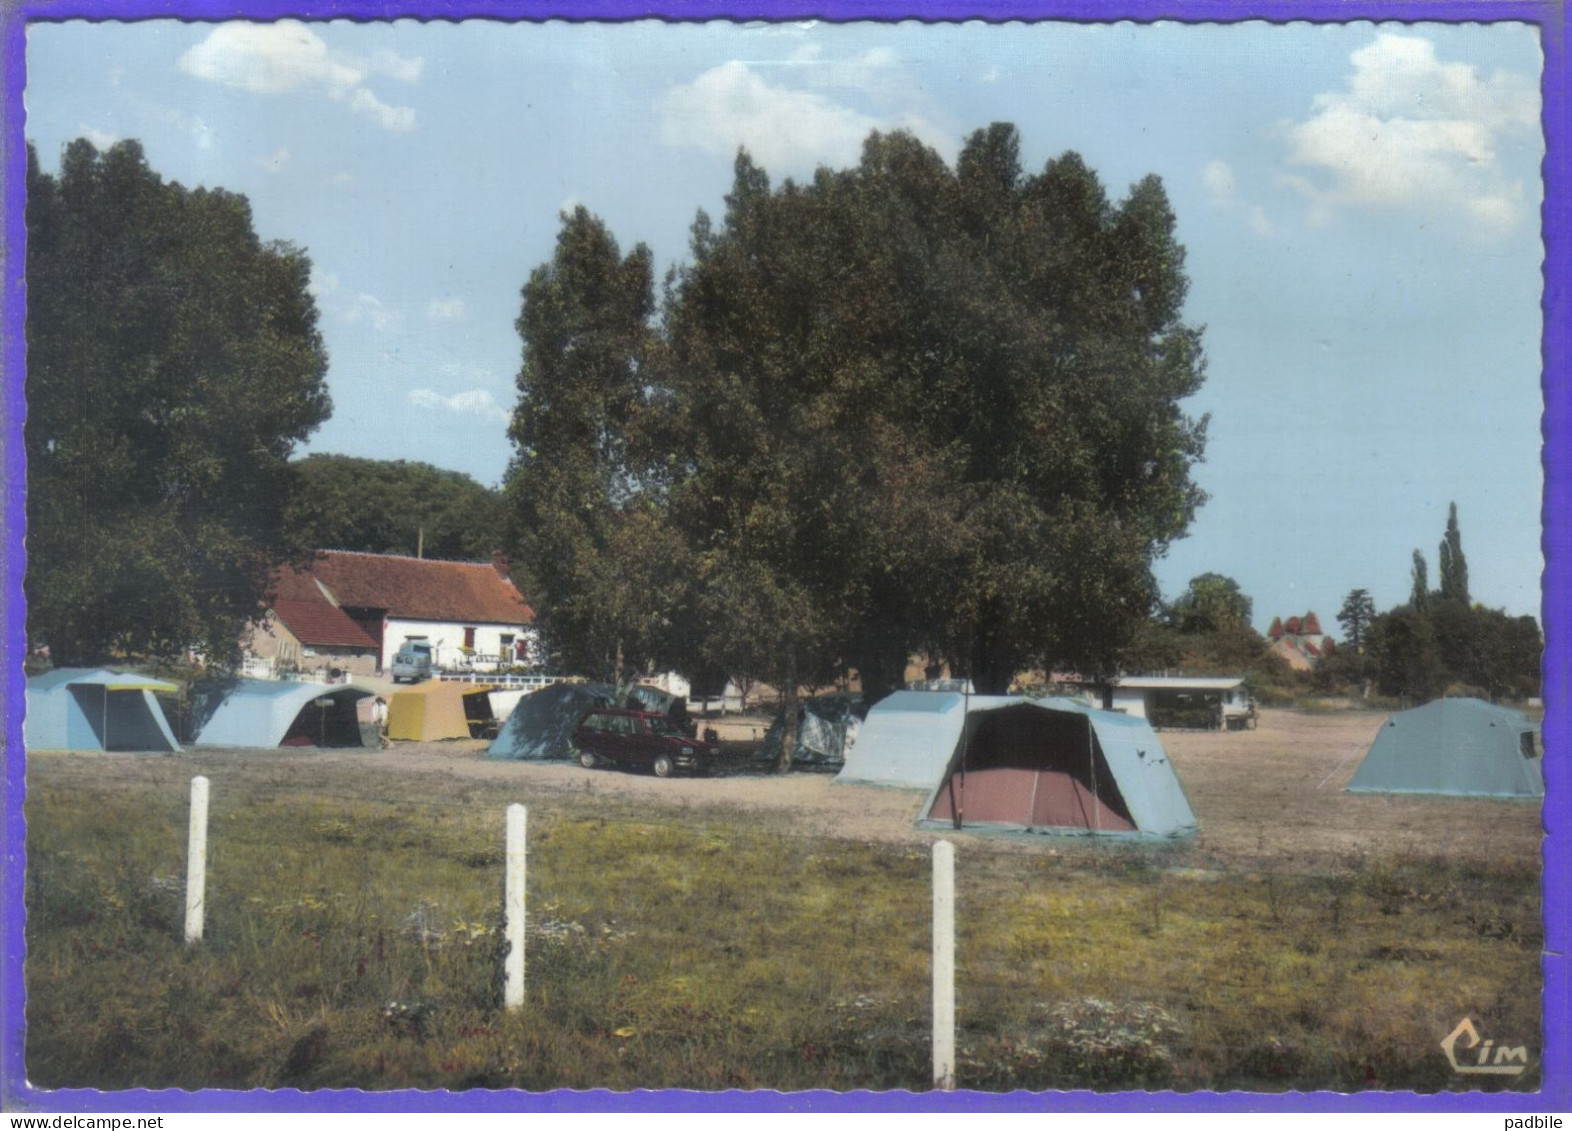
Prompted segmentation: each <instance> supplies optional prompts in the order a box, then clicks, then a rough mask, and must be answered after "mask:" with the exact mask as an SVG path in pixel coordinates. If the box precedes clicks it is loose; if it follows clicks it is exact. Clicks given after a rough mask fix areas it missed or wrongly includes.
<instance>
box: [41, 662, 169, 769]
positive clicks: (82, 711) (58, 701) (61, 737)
mask: <svg viewBox="0 0 1572 1131" xmlns="http://www.w3.org/2000/svg"><path fill="white" fill-rule="evenodd" d="M178 690H179V688H178V687H177V686H176V685H175V684H173V683H166V682H164V681H163V680H157V679H148V678H147V677H146V676H139V675H130V674H126V673H121V672H112V671H105V670H103V669H88V668H60V669H58V670H56V671H52V672H46V673H45V674H43V675H36V676H33V677H32V678H31V679H29V680H28V681H27V717H26V719H25V721H24V722H23V724H22V736H23V741H24V742H25V743H26V745H27V747H28V748H29V749H32V750H162V751H177V750H179V749H180V743H179V742H177V741H175V735H174V732H173V731H171V730H170V729H169V721H168V720H167V719H165V718H164V711H163V708H162V707H160V706H159V705H158V700H157V699H156V698H154V696H153V693H154V692H155V691H166V692H167V691H178Z"/></svg>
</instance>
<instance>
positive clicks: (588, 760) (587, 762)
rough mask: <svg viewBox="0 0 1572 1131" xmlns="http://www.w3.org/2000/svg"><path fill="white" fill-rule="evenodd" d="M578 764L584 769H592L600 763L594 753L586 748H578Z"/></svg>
mask: <svg viewBox="0 0 1572 1131" xmlns="http://www.w3.org/2000/svg"><path fill="white" fill-rule="evenodd" d="M579 765H581V766H583V767H584V768H585V769H586V770H593V769H594V768H595V767H596V766H598V765H600V759H599V758H597V757H595V755H594V754H592V753H590V752H589V751H588V750H580V751H579Z"/></svg>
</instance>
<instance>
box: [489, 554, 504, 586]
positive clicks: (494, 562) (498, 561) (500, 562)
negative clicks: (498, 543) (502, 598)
mask: <svg viewBox="0 0 1572 1131" xmlns="http://www.w3.org/2000/svg"><path fill="white" fill-rule="evenodd" d="M491 568H492V569H494V570H496V571H497V574H498V575H499V576H500V577H501V578H502V580H503V581H506V580H507V579H508V556H507V555H506V554H504V553H503V552H502V551H501V550H493V551H491Z"/></svg>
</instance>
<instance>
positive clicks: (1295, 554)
mask: <svg viewBox="0 0 1572 1131" xmlns="http://www.w3.org/2000/svg"><path fill="white" fill-rule="evenodd" d="M1541 65H1542V56H1541V52H1540V47H1539V42H1538V36H1537V31H1536V29H1534V28H1533V27H1531V26H1528V25H1522V24H1511V23H1504V24H1493V25H1479V24H1474V25H1457V26H1446V25H1439V24H1423V23H1421V24H1407V25H1382V26H1378V25H1373V24H1369V23H1355V24H1346V25H1309V24H1289V25H1268V24H1240V25H1232V26H1220V25H1179V24H1157V25H1134V24H1118V25H1102V26H1095V25H1094V26H1084V25H1071V24H1054V23H1043V24H1005V25H984V24H964V25H919V24H876V23H860V24H844V25H829V24H823V23H809V24H774V25H738V24H729V23H711V24H675V25H674V24H654V23H642V24H641V23H633V24H616V25H593V24H571V25H570V24H563V23H548V24H501V23H494V22H472V23H457V24H454V23H431V24H420V23H416V22H412V21H400V22H397V23H384V24H375V23H371V24H354V23H349V22H344V21H338V22H333V23H311V24H300V23H288V22H286V23H280V24H239V23H232V24H222V25H218V24H182V23H178V22H174V21H153V22H145V23H136V24H126V23H121V24H116V23H103V24H88V23H81V22H76V23H63V24H43V23H35V24H33V25H31V26H30V27H29V28H28V49H27V66H28V80H27V90H26V109H27V136H28V138H29V139H30V140H31V141H33V142H34V143H35V144H36V145H37V147H38V150H39V156H40V159H41V160H42V162H43V164H44V166H45V168H46V169H50V170H53V169H55V168H57V167H58V160H59V154H60V152H61V149H62V147H63V146H64V145H65V144H66V143H67V142H68V141H70V140H71V139H72V138H75V137H78V136H86V137H88V138H90V139H92V140H93V141H94V142H95V143H96V144H100V145H107V144H109V143H111V142H113V141H114V140H117V139H120V138H137V139H139V140H140V141H141V142H142V143H143V145H144V147H145V149H146V151H147V155H148V159H149V161H150V163H151V164H152V166H153V168H154V169H156V170H157V171H158V172H159V173H160V174H162V175H163V176H164V177H165V178H166V179H170V180H178V181H180V182H181V183H183V184H187V185H197V184H203V185H221V186H223V187H225V188H229V189H232V190H235V191H239V192H243V193H245V194H246V195H247V196H248V197H249V198H250V200H251V203H252V207H253V210H254V213H255V220H256V227H257V229H258V232H259V233H260V234H261V235H262V236H263V237H264V238H268V239H287V240H290V241H292V242H294V243H296V244H299V245H302V246H303V247H305V248H306V249H307V251H308V253H309V254H310V256H311V259H312V262H313V264H314V272H313V286H314V289H315V291H316V295H317V302H318V305H319V307H320V309H321V313H322V320H321V325H322V331H323V335H324V337H325V339H326V342H327V347H328V351H329V354H330V359H331V364H330V371H329V377H328V381H329V386H330V388H331V391H332V394H333V399H334V404H335V411H334V415H333V418H332V419H331V420H330V421H329V422H328V423H327V424H326V425H324V426H323V428H322V429H321V430H320V431H319V432H318V433H317V434H316V435H315V436H314V437H313V438H312V440H311V442H310V444H309V445H308V446H307V449H306V450H309V451H322V452H345V453H349V454H353V455H361V456H370V457H375V458H384V459H393V458H403V459H417V460H424V461H426V462H429V463H433V464H436V465H438V466H441V467H449V468H454V469H457V470H460V471H464V472H467V473H469V474H471V475H473V476H475V477H476V478H477V479H479V480H480V481H482V482H484V483H488V484H495V483H497V482H498V481H499V480H500V479H501V476H502V474H503V471H504V469H505V467H506V465H507V461H508V458H509V456H510V454H511V452H510V447H509V444H508V440H507V437H506V417H507V413H508V412H509V411H510V409H511V408H512V406H513V403H514V400H515V391H514V385H513V381H514V377H515V375H516V373H517V370H518V367H519V361H520V350H521V343H520V340H519V337H518V334H517V332H516V330H515V329H514V320H515V319H516V318H517V316H518V313H519V301H520V296H519V292H520V288H521V286H522V285H523V283H524V281H525V279H526V278H527V276H528V274H529V272H530V270H531V269H532V268H534V267H535V266H536V265H537V264H539V263H541V262H542V261H544V260H545V259H547V258H549V257H550V255H551V251H552V246H553V243H554V240H555V238H556V233H557V227H558V220H557V216H558V213H559V210H561V209H562V208H563V207H565V206H571V205H573V204H575V203H583V204H585V205H586V206H588V207H589V208H590V209H591V210H592V211H594V212H596V213H598V214H599V215H601V216H602V217H603V218H604V219H605V220H606V221H607V223H608V224H609V225H610V226H611V228H612V230H613V231H614V232H615V233H616V234H617V236H618V238H619V240H620V241H621V242H622V244H623V246H624V248H628V247H631V246H632V245H633V244H634V243H636V242H638V241H643V242H645V243H647V244H649V245H650V247H651V248H652V250H653V251H654V254H655V257H656V261H657V264H658V266H659V269H660V270H661V271H664V269H665V268H666V267H667V266H669V265H671V264H673V263H676V262H679V261H680V260H681V259H682V257H683V256H684V254H685V250H686V246H687V232H688V226H689V224H690V223H691V222H692V220H693V216H694V213H695V211H696V209H698V208H700V207H703V208H705V209H706V210H708V211H709V212H711V214H712V215H714V214H718V213H719V212H720V211H721V209H722V203H721V198H722V197H723V196H724V194H725V192H726V191H727V189H728V188H729V185H730V175H731V162H732V158H733V156H734V154H735V152H736V149H737V147H738V146H739V145H746V146H747V147H748V148H749V149H750V150H751V151H752V153H753V154H754V156H755V157H756V159H757V160H758V161H759V162H760V164H762V165H763V166H764V167H765V168H766V169H767V170H768V171H769V172H770V174H771V175H772V177H774V178H775V179H776V180H777V181H779V180H780V179H782V178H783V177H785V176H795V177H798V178H802V177H804V176H806V175H809V174H811V172H812V170H813V169H814V168H815V166H817V165H819V164H830V165H837V166H838V165H844V164H849V163H852V162H854V161H855V160H856V158H857V154H858V151H859V147H860V144H861V141H862V138H863V137H864V136H865V135H866V134H867V132H868V131H869V130H872V129H882V130H888V129H895V128H903V129H907V130H910V131H911V132H913V133H914V134H916V135H917V136H918V137H919V138H921V139H923V140H924V141H926V142H927V143H929V144H930V145H932V146H934V148H936V149H937V150H938V151H939V152H940V153H941V154H942V155H944V156H945V157H946V158H947V159H953V157H954V155H955V154H956V152H957V151H958V150H959V148H960V146H961V144H962V143H963V141H964V139H965V137H966V136H967V134H969V133H970V132H971V131H972V130H974V129H977V128H980V127H983V126H985V125H987V124H988V123H989V122H993V121H1001V120H1002V121H1011V122H1014V123H1016V125H1017V126H1018V127H1019V128H1020V131H1021V136H1022V143H1023V158H1024V161H1025V164H1026V165H1027V167H1028V168H1029V169H1031V168H1036V167H1040V166H1041V165H1042V164H1043V162H1044V161H1046V160H1047V159H1049V158H1050V157H1053V156H1055V155H1057V154H1059V153H1062V152H1063V151H1065V150H1067V149H1073V150H1076V151H1078V152H1080V153H1081V154H1082V155H1083V156H1084V157H1085V158H1086V159H1087V161H1088V162H1089V163H1090V164H1091V166H1092V167H1093V168H1095V169H1096V170H1097V171H1098V173H1099V174H1100V175H1101V177H1102V179H1103V182H1104V184H1105V185H1106V186H1107V188H1108V190H1109V192H1110V195H1112V196H1114V197H1115V198H1119V197H1122V196H1123V194H1124V193H1125V191H1126V190H1127V189H1128V187H1129V186H1130V185H1131V184H1132V183H1134V182H1135V181H1136V180H1138V179H1139V178H1140V177H1142V176H1144V175H1145V174H1147V173H1151V172H1155V173H1157V174H1158V175H1159V176H1161V177H1162V179H1163V181H1164V183H1165V185H1166V187H1167V190H1168V193H1169V196H1170V199H1171V201H1172V203H1173V206H1174V209H1175V211H1176V213H1177V215H1178V218H1179V220H1178V223H1179V235H1180V238H1181V240H1182V241H1183V242H1184V243H1185V245H1186V247H1187V249H1188V261H1187V267H1188V272H1189V275H1190V278H1191V282H1192V286H1191V291H1190V296H1189V301H1188V303H1187V306H1186V316H1187V318H1188V319H1189V320H1190V321H1192V322H1195V323H1199V324H1203V325H1205V327H1206V334H1205V344H1206V349H1207V355H1208V380H1207V383H1206V386H1205V387H1204V389H1203V390H1202V391H1201V392H1200V393H1199V394H1198V395H1196V396H1195V397H1194V398H1192V400H1191V401H1190V402H1189V403H1188V405H1187V407H1188V409H1189V410H1190V411H1191V412H1192V413H1195V414H1201V413H1210V414H1211V417H1212V422H1211V428H1210V442H1209V444H1208V451H1207V459H1206V462H1205V463H1204V464H1202V465H1201V466H1200V467H1198V468H1197V473H1196V474H1197V478H1198V480H1199V482H1200V483H1201V484H1202V486H1203V487H1205V489H1206V490H1207V491H1208V492H1209V493H1210V495H1211V501H1210V502H1209V503H1208V504H1207V505H1206V507H1205V508H1204V509H1203V510H1202V512H1201V514H1200V516H1199V518H1198V519H1197V521H1196V522H1195V524H1194V525H1193V527H1192V528H1191V533H1190V536H1189V537H1188V538H1187V539H1185V540H1184V541H1182V542H1179V543H1177V544H1176V545H1175V546H1174V547H1173V549H1172V551H1171V552H1170V554H1169V556H1168V557H1167V558H1166V559H1165V560H1163V561H1162V562H1160V563H1159V564H1158V577H1159V580H1160V581H1161V582H1162V585H1163V590H1164V593H1165V594H1166V595H1168V596H1169V597H1172V596H1175V595H1177V594H1178V593H1179V592H1180V591H1182V590H1183V588H1184V586H1185V584H1186V582H1187V581H1188V580H1189V579H1190V578H1191V577H1193V576H1195V575H1197V574H1200V573H1204V572H1208V571H1214V572H1218V573H1223V574H1226V575H1228V576H1230V577H1233V578H1235V579H1236V580H1238V581H1239V583H1240V585H1241V586H1242V588H1243V589H1244V591H1245V592H1246V593H1247V594H1249V595H1250V596H1251V597H1252V598H1253V599H1254V602H1255V612H1256V621H1257V624H1258V627H1262V628H1264V627H1265V626H1266V625H1267V624H1268V623H1269V622H1270V620H1271V618H1272V617H1273V616H1274V615H1280V616H1283V617H1287V616H1288V615H1290V614H1295V613H1303V612H1305V611H1307V610H1310V609H1313V610H1315V611H1316V612H1318V613H1319V614H1320V616H1321V619H1322V621H1323V623H1324V625H1325V626H1326V627H1327V628H1329V629H1333V631H1334V632H1335V631H1336V630H1335V629H1334V628H1333V623H1332V622H1333V618H1334V616H1335V614H1336V612H1337V610H1338V607H1339V606H1340V605H1341V603H1342V599H1343V597H1344V595H1345V594H1346V593H1347V592H1348V591H1349V590H1350V589H1353V588H1356V587H1362V588H1366V589H1369V590H1370V591H1371V593H1372V594H1373V595H1374V597H1375V600H1376V603H1377V605H1378V607H1380V608H1387V607H1389V606H1391V605H1393V604H1396V603H1399V602H1401V601H1402V600H1404V599H1405V597H1406V595H1407V592H1408V585H1409V581H1408V570H1409V564H1410V558H1411V555H1412V552H1413V550H1414V549H1415V548H1420V549H1423V550H1424V551H1425V553H1426V556H1427V557H1428V558H1429V559H1430V568H1431V576H1432V579H1433V578H1434V577H1435V576H1436V563H1435V551H1436V545H1437V543H1438V542H1439V541H1440V538H1441V535H1442V532H1443V529H1444V526H1445V521H1446V511H1447V504H1448V503H1449V502H1450V501H1454V500H1455V501H1456V502H1457V505H1458V511H1459V515H1460V521H1461V528H1462V533H1463V544H1464V549H1465V552H1466V554H1467V557H1468V563H1469V568H1470V576H1471V583H1472V589H1473V593H1474V597H1475V599H1476V600H1481V601H1483V602H1485V603H1487V604H1490V605H1495V606H1502V607H1505V608H1506V609H1507V610H1508V611H1509V612H1512V613H1537V612H1538V610H1539V587H1540V571H1541V568H1542V558H1541V555H1540V549H1539V530H1540V524H1539V502H1540V493H1541V488H1542V475H1541V471H1540V463H1539V458H1540V434H1539V420H1540V412H1541V407H1542V401H1541V395H1540V376H1541V363H1540V335H1541V324H1542V319H1541V315H1540V306H1539V303H1540V297H1541V290H1542V279H1541V274H1540V272H1541V263H1542V258H1543V246H1542V243H1541V240H1540V236H1539V211H1540V206H1541V203H1542V200H1541V196H1542V193H1541V182H1540V175H1539V165H1540V162H1541V160H1542V159H1543V156H1544V141H1543V135H1542V132H1541V129H1540V127H1539V110H1540V99H1539V79H1540V70H1541Z"/></svg>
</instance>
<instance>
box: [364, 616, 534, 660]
mask: <svg viewBox="0 0 1572 1131" xmlns="http://www.w3.org/2000/svg"><path fill="white" fill-rule="evenodd" d="M466 628H473V629H474V630H475V645H474V648H475V653H476V654H477V655H480V656H496V655H497V654H498V653H500V652H501V651H502V638H503V636H512V637H513V638H514V640H515V641H517V640H518V639H519V638H520V637H524V638H525V639H526V640H528V641H529V655H530V656H531V657H532V659H530V660H525V661H524V662H525V663H530V662H534V661H538V658H539V651H540V637H539V634H538V633H537V632H536V631H535V629H533V628H531V627H529V626H527V625H522V624H482V623H480V622H477V621H469V622H459V621H430V620H405V619H402V618H400V617H388V618H387V622H386V623H385V625H384V626H383V629H382V670H383V671H387V670H388V668H389V667H390V666H391V665H392V663H393V655H394V653H396V652H397V651H398V650H399V648H401V647H402V646H403V644H404V641H405V639H406V638H407V637H411V636H424V637H425V638H426V640H427V641H428V642H430V644H431V651H432V657H431V658H432V662H433V663H434V664H436V666H437V667H438V668H452V667H456V666H458V664H459V662H460V660H461V659H462V658H463V655H464V653H463V647H464V630H465V629H466ZM510 662H514V661H511V660H510Z"/></svg>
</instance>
